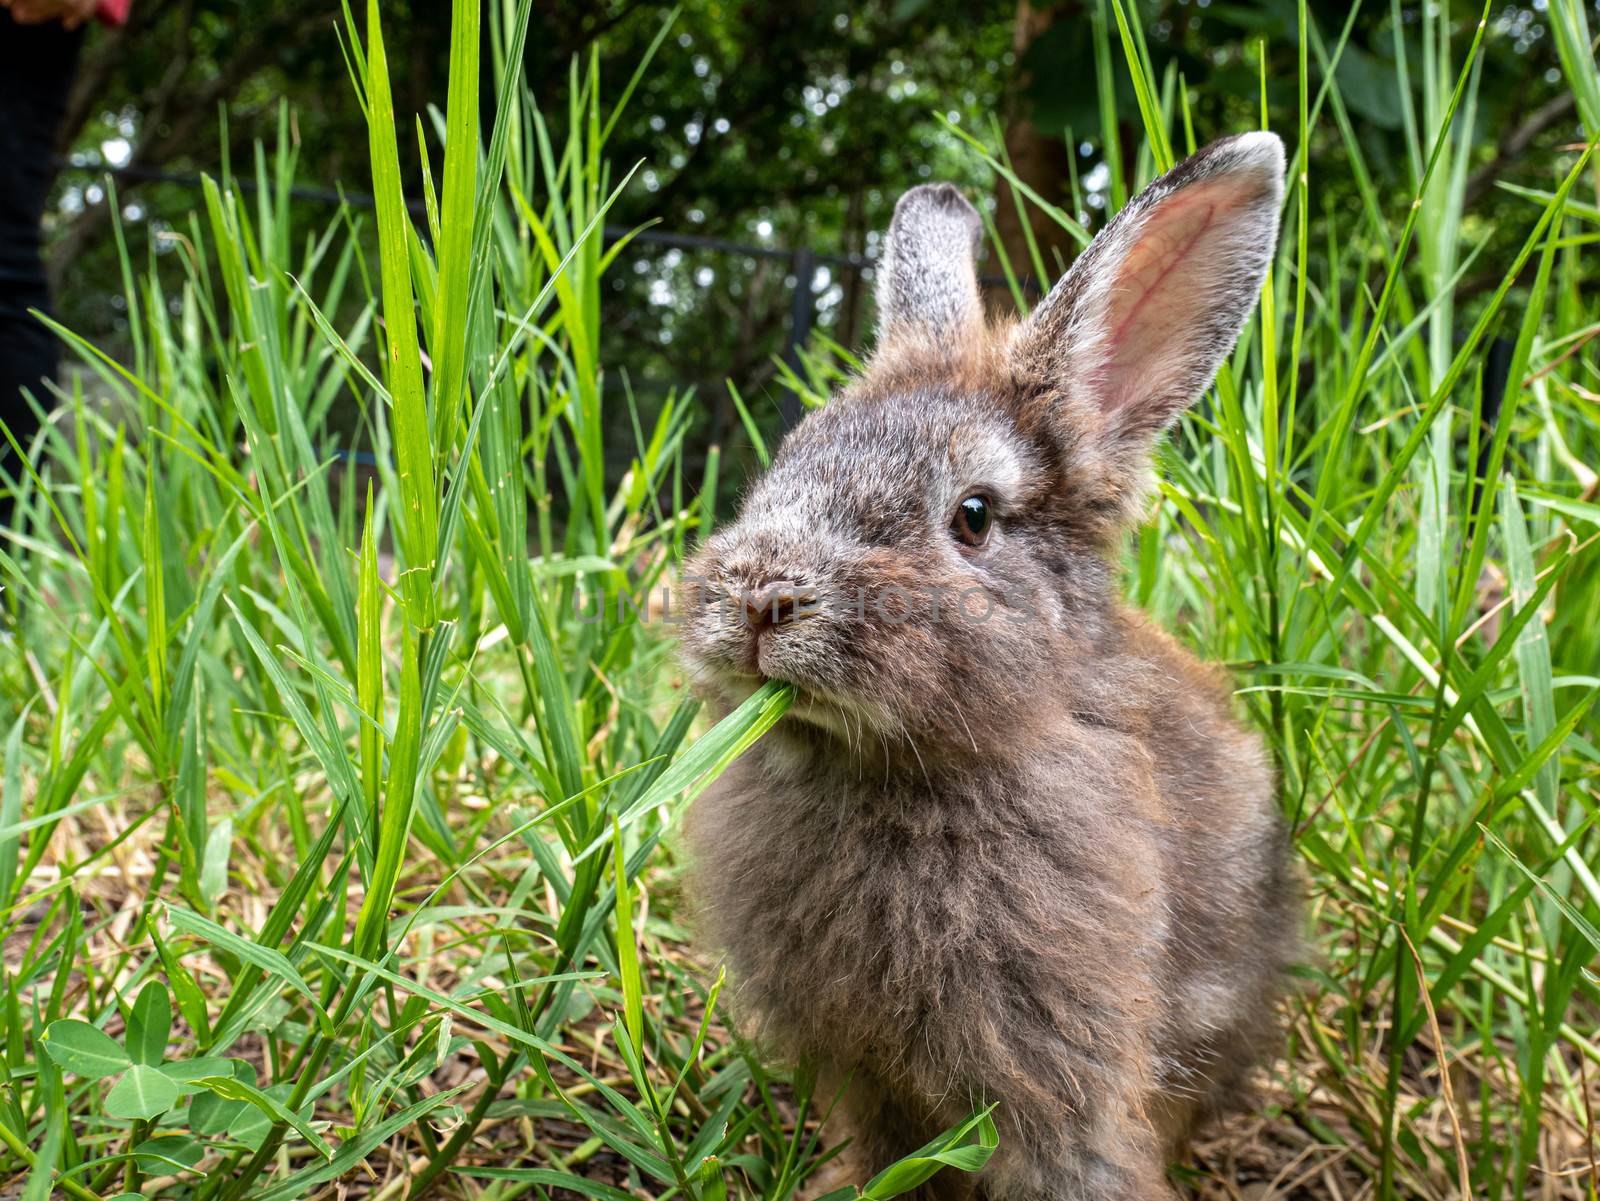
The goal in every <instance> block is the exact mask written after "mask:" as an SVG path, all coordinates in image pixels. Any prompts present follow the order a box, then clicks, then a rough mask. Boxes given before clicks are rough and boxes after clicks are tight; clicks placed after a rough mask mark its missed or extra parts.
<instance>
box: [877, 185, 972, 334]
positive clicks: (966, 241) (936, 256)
mask: <svg viewBox="0 0 1600 1201" xmlns="http://www.w3.org/2000/svg"><path fill="white" fill-rule="evenodd" d="M982 231H983V222H982V220H981V219H980V218H979V216H978V212H977V210H976V209H974V208H973V207H972V205H971V204H969V203H967V200H966V197H964V196H962V195H961V193H960V192H959V191H957V190H956V188H955V187H954V186H953V185H951V184H947V183H938V184H922V185H921V186H919V187H915V188H912V189H911V190H910V191H909V192H907V193H906V194H905V195H904V196H902V197H900V202H899V203H898V204H896V205H895V206H894V220H893V221H891V222H890V223H889V236H888V239H887V241H886V243H885V245H884V252H883V260H882V261H881V262H880V263H879V265H878V271H877V276H878V344H879V345H880V346H881V345H883V344H884V343H885V342H888V341H891V340H893V339H895V338H897V337H900V336H902V335H907V334H909V335H912V336H913V337H921V338H922V339H924V341H926V342H928V343H931V344H932V345H934V346H940V347H944V348H948V347H949V346H950V345H951V340H952V339H959V338H961V337H962V335H966V334H971V333H973V332H974V331H975V330H977V329H978V328H980V327H981V326H982V324H983V302H982V300H981V299H980V297H979V295H978V273H977V266H976V255H977V248H978V236H979V234H980V233H982Z"/></svg>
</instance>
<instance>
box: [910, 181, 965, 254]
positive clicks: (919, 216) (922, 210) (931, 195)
mask: <svg viewBox="0 0 1600 1201" xmlns="http://www.w3.org/2000/svg"><path fill="white" fill-rule="evenodd" d="M905 221H936V222H941V223H943V222H950V223H953V224H955V225H957V226H958V227H961V228H965V229H966V230H968V231H970V233H971V237H972V239H973V240H974V241H976V240H977V237H978V234H979V233H980V232H981V230H982V229H983V219H982V218H980V217H979V216H978V210H977V209H975V208H973V207H972V203H971V202H970V201H969V200H968V199H967V198H966V197H965V196H963V195H962V194H961V189H960V188H958V187H956V186H955V184H950V183H924V184H918V185H917V186H916V187H914V188H912V189H911V190H910V191H908V192H906V193H905V195H903V196H901V197H900V199H899V200H898V201H896V202H895V206H894V225H895V226H900V225H901V223H902V222H905Z"/></svg>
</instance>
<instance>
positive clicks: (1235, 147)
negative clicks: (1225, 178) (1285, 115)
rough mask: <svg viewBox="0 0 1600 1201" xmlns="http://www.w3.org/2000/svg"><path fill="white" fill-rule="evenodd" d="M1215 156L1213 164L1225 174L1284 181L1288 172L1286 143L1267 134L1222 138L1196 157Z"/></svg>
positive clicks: (1253, 133)
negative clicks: (1241, 173)
mask: <svg viewBox="0 0 1600 1201" xmlns="http://www.w3.org/2000/svg"><path fill="white" fill-rule="evenodd" d="M1210 155H1215V158H1214V159H1213V161H1214V162H1215V163H1216V165H1217V168H1218V169H1219V170H1223V171H1258V172H1260V173H1261V174H1263V175H1270V176H1272V177H1273V179H1275V180H1278V181H1280V182H1281V181H1282V179H1283V173H1284V168H1285V156H1284V151H1283V139H1282V138H1280V137H1279V136H1278V135H1277V134H1275V133H1269V132H1267V131H1266V130H1264V129H1262V130H1255V131H1252V132H1251V133H1240V134H1235V135H1234V136H1233V137H1231V138H1222V139H1221V140H1219V141H1216V142H1213V143H1212V144H1211V146H1210V147H1208V148H1207V150H1205V151H1201V154H1200V155H1199V156H1197V157H1209V156H1210Z"/></svg>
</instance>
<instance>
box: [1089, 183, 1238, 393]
mask: <svg viewBox="0 0 1600 1201" xmlns="http://www.w3.org/2000/svg"><path fill="white" fill-rule="evenodd" d="M1259 196H1260V184H1259V182H1258V181H1256V180H1245V181H1241V180H1239V179H1237V178H1227V177H1224V178H1219V179H1216V180H1208V181H1202V182H1200V183H1196V184H1191V185H1190V186H1189V187H1186V188H1184V189H1183V190H1182V191H1180V192H1177V193H1175V194H1173V195H1172V196H1170V197H1168V198H1167V199H1165V200H1163V201H1161V202H1160V203H1159V204H1158V205H1157V206H1156V208H1155V209H1153V210H1152V211H1151V212H1150V214H1149V215H1148V216H1146V218H1145V219H1144V221H1143V222H1141V224H1140V227H1139V229H1138V231H1137V233H1136V234H1135V235H1134V237H1135V241H1134V244H1133V246H1132V247H1131V248H1130V249H1129V250H1128V251H1127V253H1126V254H1125V256H1124V257H1123V259H1122V262H1121V263H1120V264H1118V266H1117V267H1116V268H1115V280H1114V283H1113V284H1112V288H1111V293H1110V297H1109V300H1108V303H1107V306H1106V309H1105V313H1104V322H1105V323H1104V325H1103V326H1102V328H1103V329H1104V331H1105V332H1104V334H1103V338H1104V341H1103V342H1102V343H1101V345H1100V348H1099V350H1100V366H1099V370H1098V371H1096V372H1095V373H1094V374H1095V376H1096V377H1097V380H1096V382H1097V384H1098V388H1099V392H1100V403H1101V404H1102V405H1103V406H1104V407H1105V408H1106V409H1109V410H1113V411H1115V410H1119V409H1122V408H1124V407H1126V406H1128V405H1130V404H1138V403H1141V402H1144V403H1154V404H1157V405H1163V406H1164V405H1166V404H1177V405H1182V404H1185V403H1187V402H1188V400H1189V399H1191V398H1190V397H1188V396H1178V395H1177V394H1178V393H1181V392H1182V391H1183V390H1184V389H1185V388H1186V387H1187V386H1188V380H1189V378H1190V377H1192V375H1193V368H1194V357H1195V354H1196V352H1197V351H1199V352H1200V353H1201V354H1204V351H1203V349H1202V348H1200V347H1198V346H1196V345H1195V342H1196V339H1200V338H1204V337H1205V336H1206V331H1207V329H1208V327H1209V326H1210V324H1211V323H1210V322H1209V321H1208V320H1206V318H1207V316H1208V315H1209V314H1210V310H1211V309H1212V308H1213V307H1214V306H1215V305H1216V304H1217V303H1218V301H1219V299H1220V298H1219V297H1218V295H1217V290H1218V288H1219V287H1226V284H1225V277H1226V274H1227V272H1228V269H1229V263H1228V258H1229V252H1230V251H1231V250H1233V249H1236V248H1237V241H1236V239H1237V238H1239V237H1240V236H1241V234H1242V232H1243V231H1242V230H1241V229H1239V228H1238V227H1239V225H1240V222H1239V221H1238V220H1237V218H1239V217H1240V216H1241V214H1242V212H1243V210H1245V209H1246V208H1247V207H1248V205H1249V203H1250V202H1251V200H1252V199H1255V198H1258V197H1259ZM1174 398H1175V399H1174Z"/></svg>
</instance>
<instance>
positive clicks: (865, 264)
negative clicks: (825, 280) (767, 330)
mask: <svg viewBox="0 0 1600 1201" xmlns="http://www.w3.org/2000/svg"><path fill="white" fill-rule="evenodd" d="M55 165H56V167H57V169H58V170H60V171H70V172H87V173H88V174H91V175H95V176H110V177H111V178H112V179H115V180H123V181H127V182H129V183H164V184H176V185H178V186H180V187H187V188H192V189H194V190H196V191H199V190H200V187H201V175H200V173H199V172H193V171H162V170H157V169H155V168H150V167H140V166H137V165H130V166H126V167H112V166H105V165H96V166H93V167H89V166H85V165H82V164H78V163H73V162H71V161H70V160H68V159H57V160H56V164H55ZM232 186H233V187H235V188H238V189H239V190H240V191H255V190H257V189H258V188H259V186H260V185H259V184H258V183H257V181H255V180H254V179H249V178H245V177H235V178H234V180H233V181H232ZM289 195H290V196H291V197H292V198H293V199H295V200H301V201H306V202H308V203H312V204H328V205H339V204H350V205H354V206H356V207H357V208H368V209H370V208H372V207H373V206H374V203H375V202H374V199H373V197H372V195H371V193H368V192H352V191H344V190H340V189H334V188H323V187H315V186H311V185H296V186H294V187H292V188H290V189H289ZM406 203H407V205H408V207H409V208H410V209H411V211H412V215H413V216H415V217H422V216H423V215H424V206H423V203H422V201H420V200H416V199H409V200H408V201H407V202H406ZM630 234H631V235H632V238H633V241H635V242H642V243H645V244H648V245H653V246H662V247H666V248H668V249H674V250H684V251H700V252H709V253H712V254H726V255H737V256H740V257H743V258H751V259H770V260H775V261H783V262H786V263H787V264H788V268H789V275H790V277H792V279H793V283H792V284H791V285H790V287H791V289H792V291H791V296H790V301H789V320H788V324H787V327H786V329H785V333H784V343H783V358H784V361H785V362H787V363H788V364H789V365H790V366H791V367H795V368H797V369H798V367H799V365H800V350H801V348H802V347H804V346H805V344H806V341H807V339H808V338H810V336H811V331H812V329H813V328H814V327H815V325H816V320H817V293H816V275H817V268H818V267H837V268H843V269H845V270H848V271H853V272H857V273H861V274H865V275H870V274H871V272H872V269H873V266H874V264H875V263H876V261H877V260H876V259H875V258H873V257H872V256H869V255H860V254H838V253H832V252H826V251H819V250H813V249H812V248H811V247H809V246H798V247H781V246H762V245H759V244H756V243H752V242H738V241H733V240H731V239H728V238H717V237H710V236H707V235H704V234H687V233H674V232H671V231H668V230H661V229H655V228H645V229H642V230H633V229H629V228H626V227H623V226H616V225H607V226H606V227H605V237H606V239H607V240H608V241H616V240H618V239H620V238H624V237H627V236H629V235H630ZM981 282H982V283H983V284H984V285H985V286H986V287H996V288H1004V287H1006V286H1008V281H1007V280H1006V279H1005V277H1003V276H998V275H985V276H983V277H982V280H981ZM1019 283H1020V285H1021V286H1022V288H1023V289H1024V290H1026V291H1028V292H1031V293H1037V291H1038V290H1039V289H1038V285H1037V282H1036V281H1035V280H1034V279H1033V278H1032V277H1031V276H1030V277H1028V278H1025V279H1021V280H1019ZM778 408H779V412H780V414H781V416H782V419H783V423H784V425H785V426H789V425H792V424H794V422H795V421H797V420H798V419H799V416H800V402H799V399H798V398H797V397H795V396H794V395H792V394H790V393H787V392H786V393H785V394H784V395H783V397H782V398H781V399H780V400H779V405H778Z"/></svg>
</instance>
